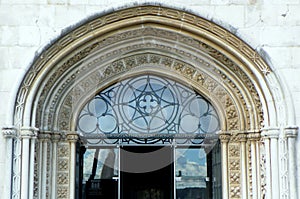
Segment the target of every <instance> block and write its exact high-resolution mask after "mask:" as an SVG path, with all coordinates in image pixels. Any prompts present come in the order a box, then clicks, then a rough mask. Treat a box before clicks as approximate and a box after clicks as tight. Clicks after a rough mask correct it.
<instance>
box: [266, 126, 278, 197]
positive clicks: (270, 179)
mask: <svg viewBox="0 0 300 199" xmlns="http://www.w3.org/2000/svg"><path fill="white" fill-rule="evenodd" d="M262 136H263V139H264V142H265V147H266V178H267V198H270V199H276V198H278V199H279V197H280V190H279V184H280V181H279V159H278V137H279V129H278V128H268V129H263V130H262Z"/></svg>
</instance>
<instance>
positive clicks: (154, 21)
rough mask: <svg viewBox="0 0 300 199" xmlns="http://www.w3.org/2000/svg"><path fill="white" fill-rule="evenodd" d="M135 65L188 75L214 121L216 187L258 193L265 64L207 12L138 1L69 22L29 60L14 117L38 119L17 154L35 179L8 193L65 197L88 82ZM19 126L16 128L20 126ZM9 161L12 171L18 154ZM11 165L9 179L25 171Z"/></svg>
mask: <svg viewBox="0 0 300 199" xmlns="http://www.w3.org/2000/svg"><path fill="white" fill-rule="evenodd" d="M144 73H154V74H158V75H161V76H166V77H169V78H172V79H174V80H176V81H180V82H181V83H184V84H185V85H189V86H191V87H192V88H193V89H195V90H196V91H197V92H199V93H201V94H202V95H203V96H204V97H205V98H207V99H208V100H209V101H210V102H211V103H212V104H213V105H214V106H215V108H216V109H217V111H218V113H219V116H220V118H221V124H222V126H221V129H222V132H220V139H221V142H222V158H223V159H222V168H223V170H222V171H223V194H224V195H223V197H224V198H241V197H249V198H251V197H252V196H253V198H255V197H257V198H260V197H262V195H263V194H264V191H265V187H263V188H262V189H261V188H260V187H261V184H263V185H265V183H270V182H267V181H266V182H265V178H260V177H261V176H260V174H261V173H262V172H264V171H263V169H264V164H263V163H262V160H261V158H260V157H258V155H259V152H257V153H256V152H255V151H256V150H257V151H259V146H260V144H259V143H260V142H259V138H260V132H261V129H262V128H263V127H264V125H265V126H268V125H269V123H270V121H269V118H270V116H269V112H270V111H271V112H274V110H273V109H275V105H274V104H272V103H271V102H270V100H271V99H273V97H272V92H271V91H270V89H269V87H268V84H267V77H266V75H268V74H269V73H272V71H271V69H270V68H269V67H268V65H267V64H266V63H265V62H264V61H263V59H262V58H261V57H260V55H259V54H258V53H257V52H256V51H254V50H253V49H252V48H251V47H249V46H248V45H247V44H245V43H244V42H243V41H242V40H240V39H239V38H237V37H236V36H234V35H233V34H231V33H230V32H229V31H227V30H225V29H223V28H222V27H220V26H218V25H216V24H214V23H212V22H210V21H207V20H205V19H203V18H201V17H198V16H196V15H194V14H191V13H188V12H184V11H180V10H176V9H171V8H166V7H161V6H137V7H132V8H128V9H122V10H117V11H114V12H111V13H107V14H105V15H102V16H95V17H94V18H93V19H89V20H87V21H85V22H84V23H82V24H80V25H78V26H77V27H75V28H73V29H72V30H70V31H68V32H67V33H66V34H65V35H64V36H62V37H61V38H59V39H57V40H56V41H55V42H54V43H53V44H52V45H50V46H49V47H48V48H46V49H45V50H44V51H43V52H42V53H41V54H40V55H39V56H38V57H37V58H36V60H35V61H34V63H33V64H32V66H31V68H30V69H29V70H28V72H27V74H26V76H25V77H24V80H23V82H22V84H21V86H20V89H19V92H18V95H17V100H16V108H15V120H14V125H15V126H17V127H22V126H34V127H37V128H39V133H38V138H39V143H38V144H35V146H34V144H32V146H31V148H30V149H29V145H28V147H27V148H24V150H31V151H32V150H35V160H34V162H33V161H32V160H29V159H24V160H23V159H22V161H23V162H22V164H23V163H24V161H25V162H26V161H31V162H30V168H31V170H30V171H28V173H29V174H30V175H29V178H33V176H34V175H33V172H35V176H37V179H34V182H35V184H33V185H29V189H28V190H34V191H33V192H30V191H29V192H26V190H20V189H18V187H17V186H15V187H13V190H14V193H15V195H16V198H17V197H18V195H19V194H20V193H21V194H24V195H27V196H28V194H29V195H30V194H32V195H34V197H35V198H39V197H52V198H72V197H74V161H75V159H74V158H75V157H74V153H75V142H76V141H77V134H76V132H75V130H76V119H77V116H78V112H79V110H80V108H81V107H82V106H83V105H84V103H85V102H86V101H87V99H89V98H90V97H91V96H93V95H94V94H95V93H96V92H97V91H99V90H102V89H104V88H106V87H108V86H109V85H112V84H113V83H115V82H117V81H119V80H121V79H123V78H126V77H129V76H132V75H137V74H144ZM31 131H32V132H33V131H34V132H35V130H32V129H31ZM20 132H21V133H20V135H21V136H23V134H22V132H25V131H22V130H21V131H20ZM26 132H27V131H26ZM26 136H27V137H28V136H29V138H31V137H30V136H35V134H32V135H31V134H30V135H29V134H28V135H27V134H26ZM16 140H17V141H16V143H15V144H16V145H19V146H21V141H20V140H19V141H18V139H16ZM23 140H24V139H23ZM22 142H23V141H22ZM31 143H34V142H33V141H32V142H31ZM26 146H27V145H24V144H23V145H22V147H26ZM50 157H51V158H52V161H51V162H50V160H49V158H50ZM19 158H20V157H19ZM32 158H33V156H32V157H31V159H32ZM253 161H254V162H253ZM260 164H261V165H260ZM13 166H14V168H15V170H16V171H20V169H21V167H18V164H14V165H13ZM33 169H34V171H33ZM23 173H24V172H23ZM13 175H14V176H18V175H19V177H18V178H13V180H14V184H18V183H19V184H20V183H22V182H23V181H26V180H27V181H28V178H27V179H26V177H25V174H20V172H15V173H14V174H13ZM20 175H22V176H21V177H20ZM268 186H270V185H268ZM269 191H270V190H269Z"/></svg>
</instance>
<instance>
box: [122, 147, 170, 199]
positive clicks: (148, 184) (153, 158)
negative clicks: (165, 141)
mask: <svg viewBox="0 0 300 199" xmlns="http://www.w3.org/2000/svg"><path fill="white" fill-rule="evenodd" d="M120 157H121V161H120V163H121V165H120V168H121V175H120V177H121V178H120V180H121V199H129V198H130V199H172V198H173V179H174V178H173V174H174V172H173V159H174V158H173V149H172V147H170V146H163V147H158V146H126V147H122V148H121V156H120Z"/></svg>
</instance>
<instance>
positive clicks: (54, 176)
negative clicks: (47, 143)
mask: <svg viewBox="0 0 300 199" xmlns="http://www.w3.org/2000/svg"><path fill="white" fill-rule="evenodd" d="M60 139H61V133H59V132H53V133H52V134H51V140H52V171H51V176H52V179H51V192H50V193H51V198H52V199H56V198H57V143H58V142H59V141H60Z"/></svg>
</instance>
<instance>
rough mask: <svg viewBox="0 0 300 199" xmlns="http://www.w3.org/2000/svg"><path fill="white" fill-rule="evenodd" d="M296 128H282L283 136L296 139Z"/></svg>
mask: <svg viewBox="0 0 300 199" xmlns="http://www.w3.org/2000/svg"><path fill="white" fill-rule="evenodd" d="M298 130H299V128H298V127H286V128H284V134H285V136H286V137H288V138H296V137H297V136H298Z"/></svg>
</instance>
